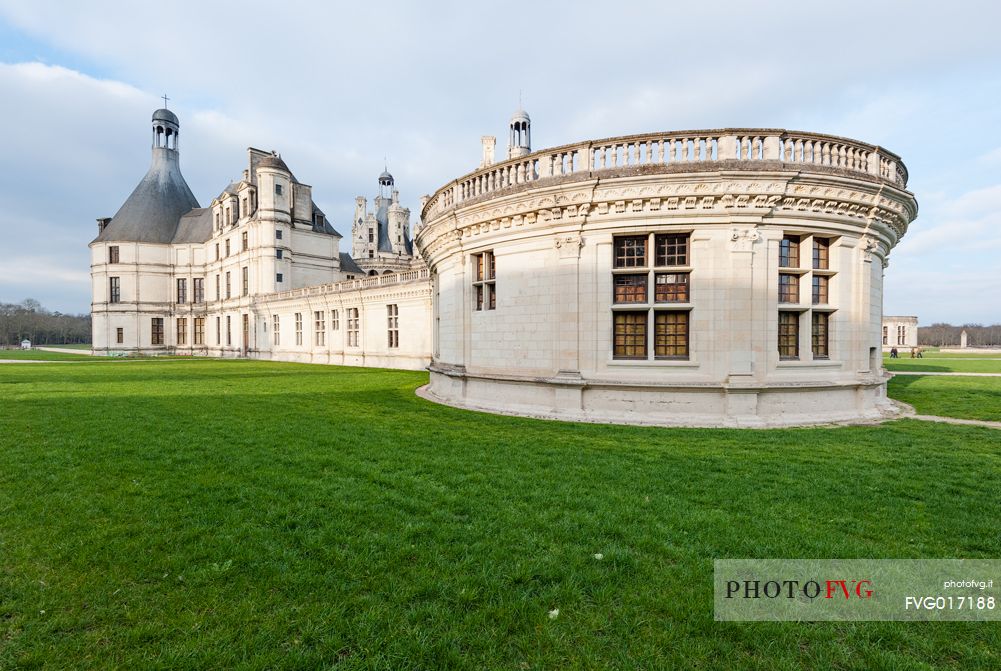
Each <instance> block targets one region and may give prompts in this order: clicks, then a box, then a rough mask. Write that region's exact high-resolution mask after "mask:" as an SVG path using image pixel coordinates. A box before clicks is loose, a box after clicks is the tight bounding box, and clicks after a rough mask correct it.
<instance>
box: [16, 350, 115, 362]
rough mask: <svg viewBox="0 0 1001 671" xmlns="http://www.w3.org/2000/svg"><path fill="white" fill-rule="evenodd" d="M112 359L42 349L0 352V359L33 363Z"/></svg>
mask: <svg viewBox="0 0 1001 671" xmlns="http://www.w3.org/2000/svg"><path fill="white" fill-rule="evenodd" d="M107 358H110V357H93V356H91V355H89V354H83V353H80V354H72V353H70V352H46V351H44V350H40V349H4V350H0V359H18V360H22V359H30V360H32V361H90V360H94V359H107Z"/></svg>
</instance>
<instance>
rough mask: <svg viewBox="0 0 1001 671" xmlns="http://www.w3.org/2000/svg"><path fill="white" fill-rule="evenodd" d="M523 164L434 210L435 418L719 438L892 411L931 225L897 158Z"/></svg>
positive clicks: (567, 153)
mask: <svg viewBox="0 0 1001 671" xmlns="http://www.w3.org/2000/svg"><path fill="white" fill-rule="evenodd" d="M525 116H526V117H527V115H525ZM518 122H519V123H520V119H518ZM512 123H514V121H513V122H512ZM526 135H527V133H526ZM509 155H510V156H513V158H510V159H509V160H507V161H504V162H502V163H497V164H493V165H487V166H485V167H483V168H481V169H479V170H477V171H475V172H473V173H470V174H468V175H466V176H464V177H461V178H459V179H457V180H455V181H453V182H451V183H449V184H448V185H446V186H444V187H443V188H441V189H439V190H438V192H436V193H435V194H434V196H432V197H431V198H429V199H428V201H427V202H426V203H425V205H424V208H423V212H422V225H421V227H420V228H419V229H418V232H417V234H416V238H415V240H416V244H417V246H418V249H419V250H420V252H421V254H422V255H423V256H424V259H425V261H426V262H427V264H428V265H429V267H430V269H431V272H432V277H433V291H434V300H433V304H434V307H435V311H436V313H435V316H434V319H433V324H434V339H433V343H434V349H433V352H432V364H431V384H430V386H429V389H428V392H427V393H428V394H429V395H430V397H432V398H435V399H437V400H441V401H443V402H446V403H453V404H457V405H463V406H468V407H476V408H483V409H488V410H495V411H501V412H516V413H521V414H529V415H542V416H550V417H560V418H566V419H583V420H589V421H609V422H630V423H656V424H701V425H714V426H724V425H725V426H769V425H784V424H805V423H817V422H828V421H843V420H858V419H865V418H876V417H881V416H884V414H886V413H888V412H890V411H891V407H890V404H889V402H888V401H887V399H886V396H885V380H884V377H883V374H882V365H881V357H880V354H879V352H880V331H879V329H880V324H881V315H882V286H883V271H884V268H885V265H886V263H887V258H888V255H889V252H890V250H891V249H892V248H893V246H894V245H895V244H896V243H897V241H898V240H899V239H900V237H901V236H902V235H903V234H904V233H905V231H906V230H907V226H908V224H909V223H910V222H911V221H912V220H913V219H914V217H915V216H916V214H917V203H916V201H915V199H914V197H913V195H912V194H911V193H909V192H908V191H906V188H905V187H906V179H907V172H906V169H905V168H904V165H903V163H902V162H901V161H900V159H899V158H898V157H897V156H895V155H893V154H891V153H889V152H887V151H885V150H883V149H881V148H878V147H874V146H872V145H866V144H863V143H860V142H856V141H853V140H846V139H843V138H835V137H830V136H823V135H816V134H809V133H792V132H787V131H776V130H747V129H739V130H721V131H699V132H686V133H664V134H655V135H641V136H630V137H623V138H613V139H609V140H602V141H593V142H585V143H581V144H577V145H569V146H564V147H558V148H555V149H548V150H544V151H540V152H535V153H529V154H525V155H520V154H519V152H517V151H515V152H509Z"/></svg>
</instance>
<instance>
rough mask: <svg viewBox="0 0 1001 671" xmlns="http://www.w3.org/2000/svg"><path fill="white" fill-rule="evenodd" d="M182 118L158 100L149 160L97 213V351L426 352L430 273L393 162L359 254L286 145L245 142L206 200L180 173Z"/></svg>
mask: <svg viewBox="0 0 1001 671" xmlns="http://www.w3.org/2000/svg"><path fill="white" fill-rule="evenodd" d="M179 130H180V123H179V122H178V119H177V116H176V115H175V114H174V113H173V112H171V111H170V110H167V109H159V110H156V111H155V112H154V113H153V139H152V145H153V147H152V150H153V158H152V164H151V165H150V168H149V171H148V172H147V174H146V176H145V177H144V178H143V179H142V181H140V182H139V185H138V186H137V187H136V188H135V190H134V191H133V192H132V195H130V196H129V198H128V200H126V202H125V204H124V205H122V207H121V208H120V209H119V210H118V213H117V214H116V215H115V216H114V217H111V218H103V219H99V220H98V236H97V238H96V239H95V240H94V241H93V242H91V243H90V249H91V278H92V294H93V302H92V303H91V315H92V317H93V337H94V340H93V343H94V351H95V353H143V354H158V353H159V354H199V355H209V356H246V357H253V358H262V359H282V360H292V361H304V362H315V363H338V364H348V365H370V366H387V367H395V368H423V367H424V366H426V365H427V364H428V363H429V361H430V351H431V342H430V337H431V328H430V318H431V285H430V283H429V281H428V271H427V268H426V267H425V266H424V265H423V263H419V264H415V263H414V259H413V253H412V249H413V247H412V243H411V241H410V230H409V228H410V222H409V217H410V212H409V211H408V210H406V209H405V208H403V207H402V206H400V204H399V196H398V193H397V192H396V190H395V189H394V188H393V186H394V182H393V178H392V176H391V175H389V173H384V174H383V175H381V176H380V178H379V185H380V193H379V197H377V198H376V203H375V205H376V212H375V213H373V214H371V215H369V214H366V213H364V198H361V199H359V201H360V206H361V209H362V212H363V214H362V216H361V217H359V221H360V222H361V223H360V224H356V225H355V227H354V228H355V232H356V233H357V232H358V230H359V229H358V226H359V225H360V226H370V227H371V228H372V231H373V232H372V239H373V241H374V242H373V245H372V247H371V248H369V247H366V246H365V245H358V244H356V245H355V248H356V249H358V250H364V251H365V252H366V253H365V254H364V257H363V258H358V259H352V258H351V256H350V254H349V253H346V252H341V251H340V242H341V235H340V234H339V233H338V232H337V231H336V230H334V228H333V226H332V225H331V222H330V220H329V219H328V218H327V217H326V215H325V214H324V213H323V211H322V210H320V208H319V207H318V206H317V205H316V203H315V202H314V201H313V190H312V187H310V186H309V185H308V184H304V183H302V182H301V181H299V180H298V179H297V178H296V176H295V175H293V174H292V171H291V170H290V169H289V167H288V166H287V165H286V164H285V161H284V160H283V159H282V158H281V156H279V155H278V154H277V153H274V152H267V151H261V150H259V149H253V148H251V149H249V150H248V164H247V168H246V169H245V170H244V171H243V176H242V179H240V180H238V181H236V182H233V183H232V184H230V185H229V186H227V187H226V188H225V189H223V191H222V192H221V193H220V194H219V195H218V196H216V197H215V198H213V199H212V201H211V203H210V204H209V206H208V207H204V208H203V207H200V206H199V204H198V201H197V200H196V199H195V197H194V195H193V194H192V193H191V190H190V189H189V188H188V185H187V183H186V182H185V180H184V177H183V176H182V175H181V168H180V152H179V150H178V135H179ZM366 239H367V235H366ZM369 249H371V250H372V253H371V254H369V253H368V250H369ZM361 264H364V266H362V265H361ZM395 271H408V272H395ZM385 273H394V274H391V275H387V276H383V275H384V274H385ZM369 274H378V275H379V277H366V276H367V275H369Z"/></svg>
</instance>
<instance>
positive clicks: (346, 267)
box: [341, 252, 365, 275]
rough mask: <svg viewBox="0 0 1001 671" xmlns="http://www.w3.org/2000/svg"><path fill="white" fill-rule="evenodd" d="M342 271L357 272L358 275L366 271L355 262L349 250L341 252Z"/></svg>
mask: <svg viewBox="0 0 1001 671" xmlns="http://www.w3.org/2000/svg"><path fill="white" fill-rule="evenodd" d="M341 272H345V273H357V274H358V275H364V274H365V271H364V270H362V269H361V268H360V267H359V266H358V264H357V263H355V260H354V259H352V258H351V255H350V254H348V253H347V252H341Z"/></svg>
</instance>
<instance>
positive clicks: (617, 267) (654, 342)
mask: <svg viewBox="0 0 1001 671" xmlns="http://www.w3.org/2000/svg"><path fill="white" fill-rule="evenodd" d="M650 250H653V251H652V252H651V251H650ZM690 264H691V234H690V233H649V234H645V235H627V236H619V237H616V238H615V239H614V240H613V244H612V356H613V357H614V358H616V359H649V358H650V354H651V353H652V354H653V357H654V358H655V359H687V358H688V356H689V340H688V339H689V323H690V321H691V316H690V313H689V308H688V306H687V304H690V302H691V292H690V280H691V269H690Z"/></svg>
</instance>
